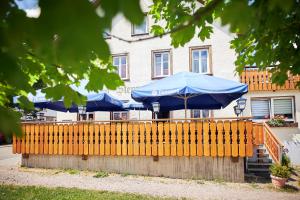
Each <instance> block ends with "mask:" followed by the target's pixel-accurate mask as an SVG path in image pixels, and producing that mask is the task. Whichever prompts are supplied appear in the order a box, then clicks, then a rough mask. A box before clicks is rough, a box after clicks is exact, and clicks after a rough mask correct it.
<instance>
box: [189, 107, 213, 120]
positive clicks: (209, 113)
mask: <svg viewBox="0 0 300 200" xmlns="http://www.w3.org/2000/svg"><path fill="white" fill-rule="evenodd" d="M195 110H200V112H201V113H200V115H201V117H200V118H199V119H209V118H213V117H214V114H213V110H209V109H191V112H190V114H191V118H195V117H194V116H193V115H194V111H195ZM203 110H208V117H206V118H203V117H202V116H203V113H202V112H203Z"/></svg>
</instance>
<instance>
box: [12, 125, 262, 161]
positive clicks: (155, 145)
mask: <svg viewBox="0 0 300 200" xmlns="http://www.w3.org/2000/svg"><path fill="white" fill-rule="evenodd" d="M256 129H257V130H259V129H260V128H259V126H258V125H256V124H253V123H252V121H250V120H248V119H238V120H221V119H219V120H212V119H197V120H194V119H189V120H185V121H166V120H165V121H160V120H157V121H151V122H150V121H146V122H141V121H133V122H115V121H110V122H92V123H71V124H67V123H53V122H52V123H25V124H23V125H22V130H23V136H22V138H16V137H15V136H14V137H13V153H21V154H51V155H100V156H104V155H106V156H212V157H216V156H219V157H223V156H232V157H238V156H239V157H245V156H247V157H251V156H252V155H253V145H256V144H259V143H260V142H261V140H262V139H261V138H260V137H261V136H259V134H258V133H259V131H255V130H256Z"/></svg>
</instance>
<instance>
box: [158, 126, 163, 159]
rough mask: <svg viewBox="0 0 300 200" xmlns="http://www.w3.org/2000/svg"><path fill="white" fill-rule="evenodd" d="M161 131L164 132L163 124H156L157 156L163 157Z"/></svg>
mask: <svg viewBox="0 0 300 200" xmlns="http://www.w3.org/2000/svg"><path fill="white" fill-rule="evenodd" d="M163 131H164V124H163V122H158V155H159V156H163V155H164V144H163V139H164V136H163Z"/></svg>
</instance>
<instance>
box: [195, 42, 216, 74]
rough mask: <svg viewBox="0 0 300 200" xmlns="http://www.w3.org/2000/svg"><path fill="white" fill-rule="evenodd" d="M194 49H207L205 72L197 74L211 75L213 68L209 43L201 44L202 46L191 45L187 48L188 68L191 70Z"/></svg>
mask: <svg viewBox="0 0 300 200" xmlns="http://www.w3.org/2000/svg"><path fill="white" fill-rule="evenodd" d="M195 50H207V51H208V55H207V59H208V61H207V73H200V72H199V74H207V75H213V68H212V47H211V45H202V46H192V47H190V48H189V70H190V72H193V51H195Z"/></svg>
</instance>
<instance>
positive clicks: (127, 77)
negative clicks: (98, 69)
mask: <svg viewBox="0 0 300 200" xmlns="http://www.w3.org/2000/svg"><path fill="white" fill-rule="evenodd" d="M122 57H125V59H126V77H122V76H121V75H122V69H121V59H122ZM115 58H118V59H119V66H116V65H115V63H114V59H115ZM112 59H113V65H114V66H116V67H117V68H118V69H117V74H118V75H119V76H120V78H121V80H129V65H128V54H116V55H113V56H112Z"/></svg>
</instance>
